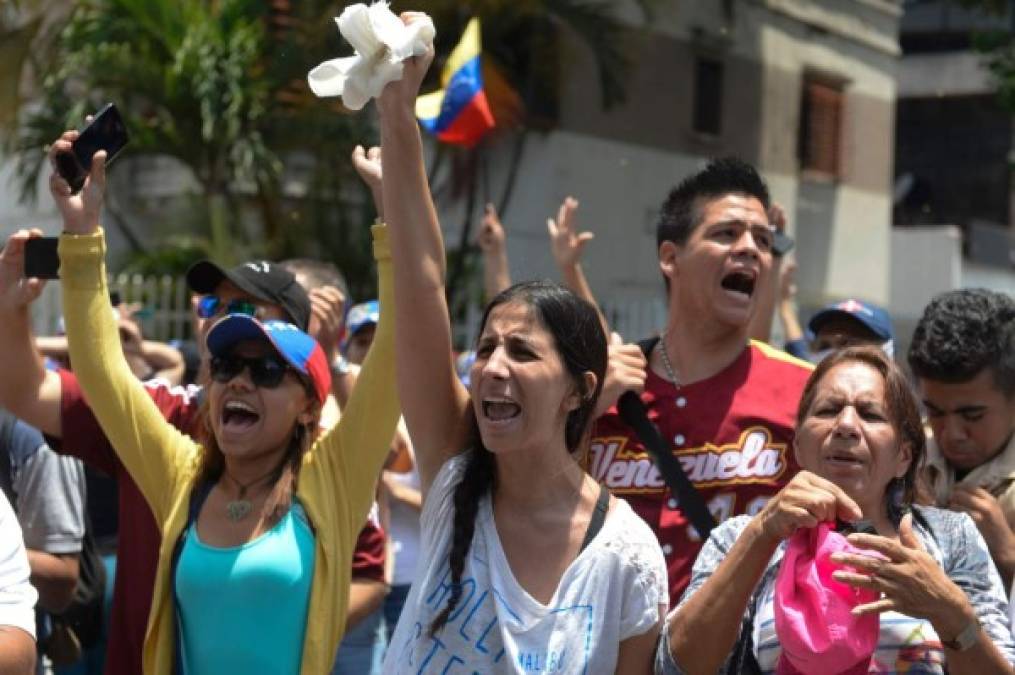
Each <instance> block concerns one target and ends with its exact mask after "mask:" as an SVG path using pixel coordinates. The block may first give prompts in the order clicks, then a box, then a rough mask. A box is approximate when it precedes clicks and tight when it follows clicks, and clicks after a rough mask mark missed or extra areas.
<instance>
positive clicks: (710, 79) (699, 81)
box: [693, 58, 723, 136]
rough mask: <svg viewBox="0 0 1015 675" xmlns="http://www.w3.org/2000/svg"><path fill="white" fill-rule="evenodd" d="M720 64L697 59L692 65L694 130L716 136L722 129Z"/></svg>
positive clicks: (710, 60)
mask: <svg viewBox="0 0 1015 675" xmlns="http://www.w3.org/2000/svg"><path fill="white" fill-rule="evenodd" d="M722 76H723V67H722V63H720V62H719V61H716V60H715V59H707V58H698V59H697V60H696V61H695V64H694V120H693V124H694V130H695V131H697V132H698V133H701V134H709V135H711V136H718V135H719V132H720V131H721V129H722V125H721V121H722Z"/></svg>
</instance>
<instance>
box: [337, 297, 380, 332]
mask: <svg viewBox="0 0 1015 675" xmlns="http://www.w3.org/2000/svg"><path fill="white" fill-rule="evenodd" d="M380 320H381V303H379V302H377V301H376V300H367V301H366V302H361V303H360V304H358V305H353V306H352V309H350V310H349V316H348V317H346V319H345V326H346V328H347V329H348V330H349V336H350V337H351V336H353V335H355V334H356V333H358V332H360V330H362V329H363V328H366V327H367V326H376V325H377V322H378V321H380Z"/></svg>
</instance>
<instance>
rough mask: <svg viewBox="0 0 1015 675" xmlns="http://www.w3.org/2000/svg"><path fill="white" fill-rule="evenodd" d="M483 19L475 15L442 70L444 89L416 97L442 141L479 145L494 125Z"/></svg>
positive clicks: (426, 124)
mask: <svg viewBox="0 0 1015 675" xmlns="http://www.w3.org/2000/svg"><path fill="white" fill-rule="evenodd" d="M481 52H482V46H481V44H480V32H479V19H477V18H475V17H474V18H472V19H470V20H469V23H468V25H467V26H466V27H465V33H463V34H462V39H461V40H460V41H459V42H458V45H456V46H455V48H454V50H453V51H452V52H451V56H450V58H449V59H448V62H447V63H446V64H445V65H444V70H443V72H441V86H442V87H443V89H441V90H440V91H436V92H434V93H432V94H426V95H424V96H420V97H419V98H417V99H416V117H417V118H419V122H420V124H421V125H423V128H424V129H426V130H427V131H429V132H430V133H432V134H435V135H436V136H437V138H438V140H441V141H444V142H445V143H454V144H457V145H475V144H476V142H477V141H479V139H480V138H482V137H483V135H484V134H486V132H487V131H489V130H490V129H492V128H493V127H494V121H493V113H491V112H490V103H489V102H488V101H487V100H486V92H485V91H483V72H482V68H481V67H480V61H479V55H480V53H481Z"/></svg>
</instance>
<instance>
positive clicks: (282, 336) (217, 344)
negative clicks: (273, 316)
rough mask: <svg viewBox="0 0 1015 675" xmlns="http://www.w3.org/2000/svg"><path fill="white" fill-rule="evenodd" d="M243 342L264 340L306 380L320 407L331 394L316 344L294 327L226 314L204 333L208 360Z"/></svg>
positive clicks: (327, 373) (321, 352)
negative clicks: (206, 334)
mask: <svg viewBox="0 0 1015 675" xmlns="http://www.w3.org/2000/svg"><path fill="white" fill-rule="evenodd" d="M245 340H267V341H268V344H270V345H271V346H272V348H274V350H275V351H276V352H278V355H279V356H281V357H282V358H283V359H285V361H286V363H288V364H289V365H290V366H292V367H293V368H294V369H296V371H297V372H300V373H302V374H303V375H306V376H307V377H309V378H310V382H311V384H312V385H313V388H314V392H315V393H316V394H317V399H318V400H319V401H320V402H321V403H324V401H325V399H327V398H328V393H329V392H330V391H331V369H330V368H329V367H328V358H327V357H326V356H325V355H324V350H323V349H321V345H319V344H318V343H317V340H315V339H314V338H312V337H310V336H309V335H307V334H306V333H304V332H303V331H302V330H300V329H299V328H298V327H297V326H296V325H295V324H291V323H286V322H285V321H277V320H273V321H264V322H262V321H258V320H257V319H255V318H254V317H252V316H248V315H246V314H229V315H227V316H224V317H222V318H221V319H219V320H218V321H217V322H216V323H215V325H214V326H212V327H211V330H210V331H208V351H209V352H210V353H211V355H212V356H225V355H226V354H228V353H229V350H230V349H232V348H233V347H234V346H235V345H236V344H237V343H239V342H243V341H245Z"/></svg>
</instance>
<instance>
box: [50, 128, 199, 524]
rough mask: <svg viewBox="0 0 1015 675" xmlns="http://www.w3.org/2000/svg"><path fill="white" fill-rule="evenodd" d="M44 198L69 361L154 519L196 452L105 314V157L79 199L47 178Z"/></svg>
mask: <svg viewBox="0 0 1015 675" xmlns="http://www.w3.org/2000/svg"><path fill="white" fill-rule="evenodd" d="M76 133H77V132H67V133H65V134H64V135H63V137H61V138H60V140H58V141H57V142H56V143H54V144H53V148H52V150H51V153H52V154H51V157H52V156H53V155H55V154H56V153H58V152H70V149H71V143H72V141H73V140H74V138H75V137H76ZM49 186H50V193H51V194H52V196H53V199H54V201H55V202H56V205H57V208H58V209H59V210H60V214H61V215H62V216H63V225H64V234H63V235H62V236H61V237H60V245H59V255H60V274H61V283H62V288H63V302H64V318H65V321H66V324H67V342H68V349H69V351H70V357H71V362H72V363H73V364H74V370H75V373H76V374H77V376H78V381H79V383H80V385H81V389H82V391H83V392H84V394H85V396H86V397H87V398H88V400H89V402H90V403H91V404H92V411H93V412H94V413H95V417H96V419H98V421H99V424H100V426H101V427H102V430H103V431H104V432H105V434H106V436H107V437H108V438H109V440H110V442H111V444H112V446H113V448H114V449H115V450H116V452H117V454H118V455H119V456H120V459H121V460H122V461H123V463H124V465H125V466H126V468H127V470H128V471H129V472H130V474H131V477H132V478H133V479H134V481H135V482H136V483H137V485H138V487H139V488H140V489H141V492H142V494H144V496H145V499H146V500H147V501H148V504H149V505H150V506H151V508H152V511H153V512H154V513H155V517H156V519H157V520H159V521H162V520H164V518H165V516H166V515H167V514H168V511H169V508H170V495H171V494H172V490H171V489H170V486H171V485H172V484H173V483H175V482H176V480H177V479H178V477H179V475H180V473H181V470H182V468H183V467H186V466H188V464H189V460H190V459H191V458H192V457H193V453H194V452H195V451H196V446H195V444H194V443H193V441H191V440H190V439H189V438H188V437H186V436H184V435H182V434H181V433H180V432H178V431H177V430H176V429H175V428H174V427H173V426H172V425H170V424H169V423H168V422H166V420H165V419H164V418H163V417H162V414H161V413H160V412H159V410H158V408H157V407H156V406H155V403H154V402H153V401H152V399H151V396H149V395H148V394H147V393H146V392H145V389H144V387H143V386H142V384H141V383H140V382H139V381H138V380H137V378H135V377H134V375H133V374H132V373H131V371H130V368H129V367H128V366H127V361H126V359H125V358H124V355H123V351H122V349H121V348H120V341H119V333H118V329H117V325H116V320H115V319H114V318H113V314H112V312H110V311H109V290H108V288H107V286H106V266H105V253H106V245H105V238H104V236H103V233H102V230H101V229H100V228H99V213H100V211H101V208H102V196H103V195H102V193H103V189H104V188H105V153H104V152H101V151H100V152H98V153H96V155H95V158H94V159H93V161H92V170H91V173H90V175H89V177H88V178H87V179H86V181H85V185H84V188H83V189H82V190H81V192H80V193H78V194H76V195H72V194H71V192H70V186H69V185H68V184H67V182H66V181H65V180H64V179H63V178H61V177H60V176H59V175H58V174H56V173H55V172H54V173H53V174H52V175H51V176H50V180H49Z"/></svg>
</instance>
